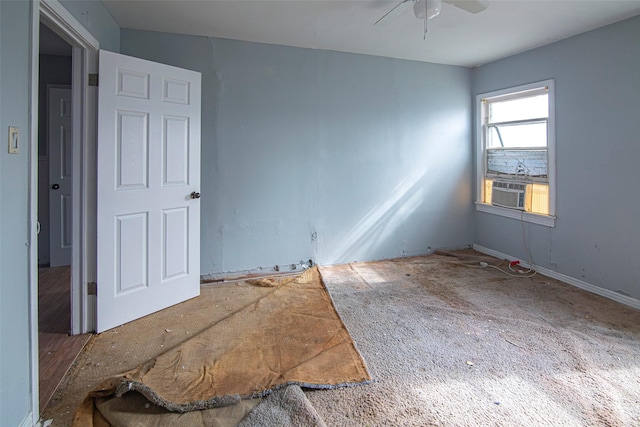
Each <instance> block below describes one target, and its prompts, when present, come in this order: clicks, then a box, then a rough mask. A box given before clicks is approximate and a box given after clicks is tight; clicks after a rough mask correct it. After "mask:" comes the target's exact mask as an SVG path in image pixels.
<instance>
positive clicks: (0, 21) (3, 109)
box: [0, 1, 31, 426]
mask: <svg viewBox="0 0 640 427" xmlns="http://www.w3.org/2000/svg"><path fill="white" fill-rule="evenodd" d="M30 19H31V5H30V3H29V2H26V1H19V2H8V1H2V2H0V142H1V143H0V236H2V237H1V238H0V425H3V426H15V425H18V424H20V422H22V420H23V419H24V418H25V416H26V415H27V414H28V413H29V409H30V407H31V402H30V389H31V377H30V368H29V360H30V349H29V342H30V340H29V323H30V322H29V279H28V278H29V266H28V259H29V258H28V255H29V247H28V246H27V245H26V243H27V242H28V217H29V210H28V201H29V192H28V191H27V189H28V188H29V168H28V162H29V61H30V48H29V39H30ZM9 126H17V127H19V128H20V153H19V154H8V150H7V135H8V128H9Z"/></svg>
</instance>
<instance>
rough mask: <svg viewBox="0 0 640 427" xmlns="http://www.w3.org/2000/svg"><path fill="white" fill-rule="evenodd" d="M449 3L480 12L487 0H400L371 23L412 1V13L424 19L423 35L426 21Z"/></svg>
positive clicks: (425, 31) (469, 10)
mask: <svg viewBox="0 0 640 427" xmlns="http://www.w3.org/2000/svg"><path fill="white" fill-rule="evenodd" d="M443 2H444V3H449V4H450V5H452V6H455V7H457V8H460V9H462V10H465V11H467V12H470V13H480V12H482V11H483V10H485V9H486V8H487V7H489V1H488V0H402V1H400V3H398V4H397V5H395V6H394V7H393V8H392V9H391V10H390V11H389V12H387V13H385V14H384V15H383V16H382V17H381V18H380V19H378V20H377V21H376V22H375V23H374V24H373V25H376V24H377V23H378V22H380V21H382V20H383V19H385V18H386V17H388V16H389V15H390V14H391V13H393V12H394V11H396V10H397V9H398V8H400V7H401V6H402V5H404V4H411V3H413V14H414V15H415V17H416V18H418V19H423V20H424V35H425V37H426V34H427V21H428V20H430V19H432V18H435V17H436V16H438V15H439V14H440V10H441V9H442V3H443Z"/></svg>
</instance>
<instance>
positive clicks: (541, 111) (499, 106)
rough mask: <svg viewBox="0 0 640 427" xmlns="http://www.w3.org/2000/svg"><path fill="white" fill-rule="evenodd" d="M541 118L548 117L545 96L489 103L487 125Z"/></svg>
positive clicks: (547, 102) (547, 98) (546, 97)
mask: <svg viewBox="0 0 640 427" xmlns="http://www.w3.org/2000/svg"><path fill="white" fill-rule="evenodd" d="M541 117H549V96H548V95H547V94H544V95H537V96H531V97H528V98H519V99H511V100H507V101H499V102H491V101H489V123H500V122H511V121H515V120H527V119H539V118H541Z"/></svg>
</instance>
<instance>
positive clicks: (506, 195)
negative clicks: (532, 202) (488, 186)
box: [491, 181, 527, 210]
mask: <svg viewBox="0 0 640 427" xmlns="http://www.w3.org/2000/svg"><path fill="white" fill-rule="evenodd" d="M526 192H527V184H520V183H515V182H506V181H493V188H492V190H491V204H492V205H496V206H502V207H505V208H511V209H520V210H524V208H525V195H526Z"/></svg>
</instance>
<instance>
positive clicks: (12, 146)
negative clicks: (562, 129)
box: [9, 126, 20, 154]
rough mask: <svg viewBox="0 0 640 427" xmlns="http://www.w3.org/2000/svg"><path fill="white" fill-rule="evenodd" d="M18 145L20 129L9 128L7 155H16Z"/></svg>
mask: <svg viewBox="0 0 640 427" xmlns="http://www.w3.org/2000/svg"><path fill="white" fill-rule="evenodd" d="M19 144H20V128H17V127H14V126H9V154H18V153H19V151H20V150H19Z"/></svg>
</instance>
